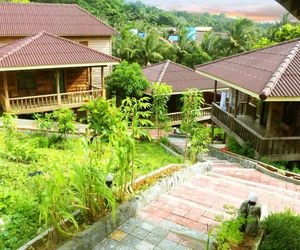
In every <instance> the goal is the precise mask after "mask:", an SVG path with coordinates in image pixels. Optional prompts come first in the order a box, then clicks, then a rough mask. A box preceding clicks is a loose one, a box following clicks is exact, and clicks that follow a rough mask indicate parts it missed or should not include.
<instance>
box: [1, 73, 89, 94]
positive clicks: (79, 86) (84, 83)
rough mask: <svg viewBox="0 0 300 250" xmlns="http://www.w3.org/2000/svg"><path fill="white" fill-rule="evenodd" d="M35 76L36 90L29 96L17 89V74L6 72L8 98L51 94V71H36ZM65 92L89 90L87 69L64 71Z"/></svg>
mask: <svg viewBox="0 0 300 250" xmlns="http://www.w3.org/2000/svg"><path fill="white" fill-rule="evenodd" d="M33 72H34V74H35V81H36V88H35V89H34V90H32V91H31V92H30V93H29V94H28V93H26V94H24V93H23V92H22V91H21V90H20V89H18V85H17V80H16V78H17V77H16V76H17V74H18V72H16V71H12V72H7V81H8V92H9V97H11V98H14V97H22V96H34V95H46V94H53V93H54V91H53V70H36V71H33ZM63 72H64V85H65V92H75V91H83V90H89V89H90V86H89V81H88V70H87V68H68V69H64V70H63ZM0 75H1V78H0V86H1V89H3V73H1V74H0Z"/></svg>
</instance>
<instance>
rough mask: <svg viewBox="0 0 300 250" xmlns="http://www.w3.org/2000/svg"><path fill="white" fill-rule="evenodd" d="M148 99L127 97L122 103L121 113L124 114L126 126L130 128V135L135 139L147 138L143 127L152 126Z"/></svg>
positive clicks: (147, 135)
mask: <svg viewBox="0 0 300 250" xmlns="http://www.w3.org/2000/svg"><path fill="white" fill-rule="evenodd" d="M149 101H150V98H149V97H142V98H141V99H136V98H134V97H133V98H129V97H127V98H126V99H125V100H123V102H122V106H121V111H122V113H123V114H124V119H125V120H126V122H127V124H128V126H129V127H130V128H131V135H132V137H133V138H135V139H140V138H148V139H149V140H150V136H149V133H148V132H147V130H146V129H145V127H151V126H153V123H152V122H151V121H150V120H149V118H150V117H151V111H150V110H149V109H150V108H151V104H150V102H149Z"/></svg>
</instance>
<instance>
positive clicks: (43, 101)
mask: <svg viewBox="0 0 300 250" xmlns="http://www.w3.org/2000/svg"><path fill="white" fill-rule="evenodd" d="M101 93H102V91H101V90H98V89H97V90H95V89H94V90H86V91H76V92H68V93H61V94H51V95H38V96H26V97H15V98H10V99H9V103H10V109H11V110H13V111H18V110H29V109H32V110H34V109H39V108H42V107H50V106H60V105H66V104H76V103H83V102H87V101H91V100H94V99H95V98H96V97H98V96H100V95H101Z"/></svg>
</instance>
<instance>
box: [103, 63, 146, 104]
mask: <svg viewBox="0 0 300 250" xmlns="http://www.w3.org/2000/svg"><path fill="white" fill-rule="evenodd" d="M106 84H107V88H108V90H109V91H116V94H117V96H118V97H120V98H121V99H124V98H126V97H141V96H142V95H143V94H144V91H145V90H146V89H148V88H149V86H150V84H149V82H148V81H147V79H146V78H145V77H144V75H143V73H142V69H141V66H140V65H138V64H137V63H132V64H129V63H128V62H126V61H123V62H121V63H120V64H119V65H117V66H116V67H115V68H114V71H113V73H112V74H111V75H110V76H109V77H107V78H106Z"/></svg>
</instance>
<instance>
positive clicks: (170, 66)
mask: <svg viewBox="0 0 300 250" xmlns="http://www.w3.org/2000/svg"><path fill="white" fill-rule="evenodd" d="M143 74H144V76H145V77H146V78H147V80H148V81H149V82H150V83H153V82H158V83H166V84H168V85H170V86H172V94H171V98H170V101H169V103H168V112H169V116H172V114H174V117H175V118H176V117H177V118H178V117H180V114H181V108H182V102H181V101H180V98H181V97H182V94H183V93H184V92H185V91H186V90H187V89H191V88H196V89H198V90H199V91H201V92H202V93H203V97H204V100H205V105H204V107H202V108H204V111H205V112H204V113H205V114H207V115H205V117H206V118H207V119H210V113H209V112H210V104H211V103H212V101H213V99H214V88H215V81H214V80H211V79H209V78H207V77H203V76H201V75H199V74H197V73H196V72H195V70H193V69H191V68H189V67H186V66H184V65H181V64H178V63H175V62H172V61H170V60H166V61H163V62H160V63H157V64H153V65H150V66H147V67H145V68H143ZM224 89H228V88H227V87H226V86H225V85H221V84H219V88H218V91H221V90H224ZM146 93H147V94H151V93H150V90H147V91H146ZM219 100H220V95H219V94H217V95H216V101H219ZM170 118H171V120H172V117H170ZM175 118H174V119H175ZM177 118H176V119H177ZM207 119H205V120H207ZM179 123H181V120H180V119H179V118H178V119H177V120H176V122H174V123H172V124H173V125H178V124H179Z"/></svg>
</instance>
